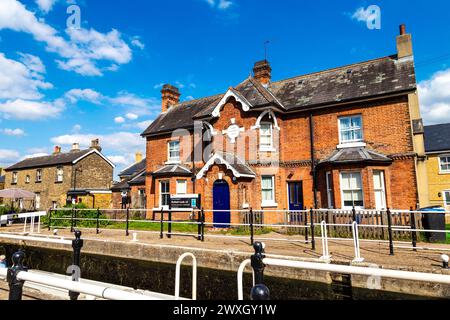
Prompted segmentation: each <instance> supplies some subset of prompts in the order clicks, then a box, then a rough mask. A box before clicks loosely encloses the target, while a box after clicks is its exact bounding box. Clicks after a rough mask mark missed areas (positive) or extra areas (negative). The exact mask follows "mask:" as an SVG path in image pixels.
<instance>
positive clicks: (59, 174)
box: [56, 167, 64, 182]
mask: <svg viewBox="0 0 450 320" xmlns="http://www.w3.org/2000/svg"><path fill="white" fill-rule="evenodd" d="M63 181H64V169H63V167H58V168H56V182H63Z"/></svg>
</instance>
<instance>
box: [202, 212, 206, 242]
mask: <svg viewBox="0 0 450 320" xmlns="http://www.w3.org/2000/svg"><path fill="white" fill-rule="evenodd" d="M205 220H206V219H205V210H204V209H202V242H205Z"/></svg>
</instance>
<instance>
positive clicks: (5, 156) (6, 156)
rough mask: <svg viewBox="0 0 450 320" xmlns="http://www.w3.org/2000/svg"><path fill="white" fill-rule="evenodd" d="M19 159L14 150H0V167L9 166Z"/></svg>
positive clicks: (17, 153)
mask: <svg viewBox="0 0 450 320" xmlns="http://www.w3.org/2000/svg"><path fill="white" fill-rule="evenodd" d="M19 159H20V154H19V152H18V151H16V150H8V149H0V165H1V166H9V165H11V164H13V163H15V162H17V161H18V160H19Z"/></svg>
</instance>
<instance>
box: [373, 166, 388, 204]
mask: <svg viewBox="0 0 450 320" xmlns="http://www.w3.org/2000/svg"><path fill="white" fill-rule="evenodd" d="M373 189H374V192H375V207H376V209H377V210H382V209H386V186H385V182H384V171H381V170H376V171H374V172H373Z"/></svg>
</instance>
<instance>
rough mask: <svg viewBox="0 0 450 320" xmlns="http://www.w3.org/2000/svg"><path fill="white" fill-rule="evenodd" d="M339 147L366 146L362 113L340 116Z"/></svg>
mask: <svg viewBox="0 0 450 320" xmlns="http://www.w3.org/2000/svg"><path fill="white" fill-rule="evenodd" d="M338 131H339V132H338V134H339V145H338V146H337V148H338V149H344V148H356V147H365V146H366V143H365V142H364V131H363V117H362V115H361V114H354V115H349V116H342V117H338Z"/></svg>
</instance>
